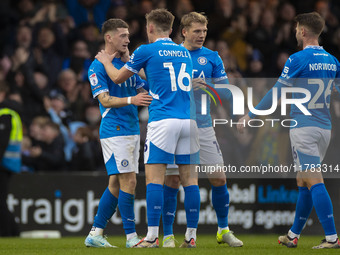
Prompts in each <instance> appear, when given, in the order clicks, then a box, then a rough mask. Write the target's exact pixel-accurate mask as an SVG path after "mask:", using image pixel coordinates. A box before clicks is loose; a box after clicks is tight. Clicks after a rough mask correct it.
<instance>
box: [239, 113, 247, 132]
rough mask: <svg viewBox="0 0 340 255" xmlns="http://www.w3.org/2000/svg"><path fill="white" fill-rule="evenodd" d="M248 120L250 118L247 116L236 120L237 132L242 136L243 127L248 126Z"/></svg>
mask: <svg viewBox="0 0 340 255" xmlns="http://www.w3.org/2000/svg"><path fill="white" fill-rule="evenodd" d="M249 120H250V117H249V115H248V114H246V115H244V116H243V117H242V118H241V119H239V120H238V124H237V131H238V132H239V133H241V134H243V132H244V129H245V126H246V125H247V124H248V121H249Z"/></svg>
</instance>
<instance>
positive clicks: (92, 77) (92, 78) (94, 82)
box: [89, 73, 98, 86]
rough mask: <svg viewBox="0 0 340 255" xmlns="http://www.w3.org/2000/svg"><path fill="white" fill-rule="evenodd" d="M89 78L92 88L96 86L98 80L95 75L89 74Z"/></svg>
mask: <svg viewBox="0 0 340 255" xmlns="http://www.w3.org/2000/svg"><path fill="white" fill-rule="evenodd" d="M89 78H90V83H91V85H92V86H96V85H97V84H98V78H97V75H96V73H93V74H91V75H90V77H89Z"/></svg>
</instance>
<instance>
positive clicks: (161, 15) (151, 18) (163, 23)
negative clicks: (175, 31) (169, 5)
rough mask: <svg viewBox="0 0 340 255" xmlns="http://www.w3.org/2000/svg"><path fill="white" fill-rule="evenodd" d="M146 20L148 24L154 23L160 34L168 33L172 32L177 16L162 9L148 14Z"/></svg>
mask: <svg viewBox="0 0 340 255" xmlns="http://www.w3.org/2000/svg"><path fill="white" fill-rule="evenodd" d="M145 19H146V22H147V23H153V24H154V25H155V26H156V27H157V28H158V29H159V30H160V32H167V31H170V30H171V28H172V24H173V23H174V20H175V16H174V15H172V13H171V12H169V11H168V10H166V9H164V8H161V9H155V10H152V11H151V12H149V13H147V14H146V15H145Z"/></svg>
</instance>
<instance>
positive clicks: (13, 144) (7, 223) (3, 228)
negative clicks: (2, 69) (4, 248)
mask: <svg viewBox="0 0 340 255" xmlns="http://www.w3.org/2000/svg"><path fill="white" fill-rule="evenodd" d="M8 92H9V88H8V85H7V83H6V82H5V81H0V237H2V236H18V235H19V228H18V225H17V223H16V222H15V219H14V215H13V214H12V213H11V212H10V211H9V210H8V207H7V202H6V201H7V196H8V189H9V182H10V178H11V176H12V175H13V174H14V173H19V172H20V170H21V156H20V150H21V142H22V124H21V119H20V115H19V114H18V111H19V110H20V109H18V107H16V104H14V103H13V102H10V101H8V100H7V98H6V96H7V93H8Z"/></svg>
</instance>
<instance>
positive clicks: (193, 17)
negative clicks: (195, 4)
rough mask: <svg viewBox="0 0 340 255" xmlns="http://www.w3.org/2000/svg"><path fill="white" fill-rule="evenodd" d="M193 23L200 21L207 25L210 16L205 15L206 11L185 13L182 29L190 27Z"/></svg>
mask: <svg viewBox="0 0 340 255" xmlns="http://www.w3.org/2000/svg"><path fill="white" fill-rule="evenodd" d="M192 23H200V24H204V25H207V24H208V18H207V17H206V16H205V14H204V12H201V13H198V12H190V13H188V14H185V15H184V16H183V17H182V19H181V30H182V29H183V28H186V27H190V26H191V25H192Z"/></svg>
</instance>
